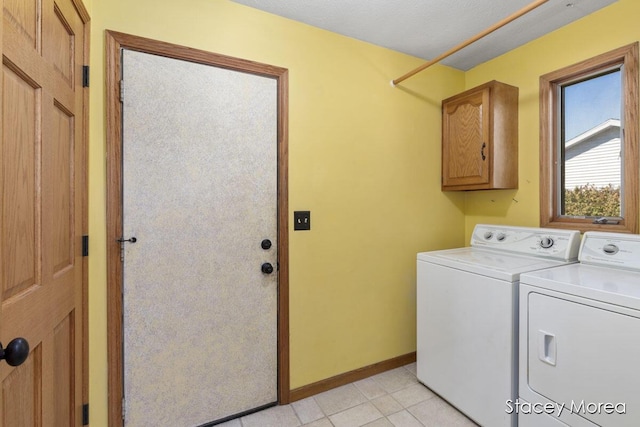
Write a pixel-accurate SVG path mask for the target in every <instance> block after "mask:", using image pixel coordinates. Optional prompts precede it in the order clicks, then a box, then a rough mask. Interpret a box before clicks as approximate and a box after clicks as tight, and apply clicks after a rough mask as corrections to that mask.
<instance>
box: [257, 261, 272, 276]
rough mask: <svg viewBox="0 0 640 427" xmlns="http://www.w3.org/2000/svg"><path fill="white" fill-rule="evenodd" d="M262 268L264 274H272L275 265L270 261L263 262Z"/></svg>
mask: <svg viewBox="0 0 640 427" xmlns="http://www.w3.org/2000/svg"><path fill="white" fill-rule="evenodd" d="M260 269H261V270H262V272H263V273H264V274H271V273H273V265H271V264H270V263H268V262H265V263H264V264H262V267H261V268H260Z"/></svg>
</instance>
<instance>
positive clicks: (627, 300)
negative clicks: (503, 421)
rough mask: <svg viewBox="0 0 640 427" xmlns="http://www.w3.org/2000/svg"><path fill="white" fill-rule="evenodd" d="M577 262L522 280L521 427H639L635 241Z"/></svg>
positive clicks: (596, 243) (603, 240)
mask: <svg viewBox="0 0 640 427" xmlns="http://www.w3.org/2000/svg"><path fill="white" fill-rule="evenodd" d="M579 259H580V263H579V264H573V265H568V266H564V267H559V268H555V269H552V270H546V271H538V272H533V273H527V274H523V275H522V276H521V277H520V280H521V285H520V314H521V315H520V384H519V388H520V390H519V391H520V395H519V401H518V406H517V409H518V418H519V422H520V426H521V427H534V426H535V427H546V426H553V427H557V426H566V425H569V426H577V427H579V426H589V427H593V426H605V427H609V426H615V427H627V426H628V427H631V426H634V427H637V426H640V236H638V235H629V234H614V233H600V232H587V233H585V235H584V238H583V240H582V245H581V247H580V255H579Z"/></svg>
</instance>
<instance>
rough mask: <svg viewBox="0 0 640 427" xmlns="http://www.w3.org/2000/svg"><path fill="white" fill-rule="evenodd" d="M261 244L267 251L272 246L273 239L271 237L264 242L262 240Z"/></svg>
mask: <svg viewBox="0 0 640 427" xmlns="http://www.w3.org/2000/svg"><path fill="white" fill-rule="evenodd" d="M260 246H261V247H262V249H264V250H265V251H266V250H267V249H270V248H271V240H269V239H264V240H263V241H262V242H260Z"/></svg>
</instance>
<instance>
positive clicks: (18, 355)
mask: <svg viewBox="0 0 640 427" xmlns="http://www.w3.org/2000/svg"><path fill="white" fill-rule="evenodd" d="M28 356H29V343H28V342H27V340H25V339H24V338H15V339H12V340H11V342H10V343H9V345H7V348H2V343H0V360H2V359H4V360H5V361H6V362H7V363H8V364H9V365H11V366H19V365H22V363H23V362H24V361H25V360H27V357H28Z"/></svg>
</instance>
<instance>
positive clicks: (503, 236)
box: [496, 233, 507, 242]
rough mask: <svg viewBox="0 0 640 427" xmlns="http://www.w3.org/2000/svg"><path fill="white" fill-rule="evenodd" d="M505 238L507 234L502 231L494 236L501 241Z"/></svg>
mask: <svg viewBox="0 0 640 427" xmlns="http://www.w3.org/2000/svg"><path fill="white" fill-rule="evenodd" d="M506 238H507V235H506V234H504V233H498V235H497V236H496V239H498V242H502V241H503V240H504V239H506Z"/></svg>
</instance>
